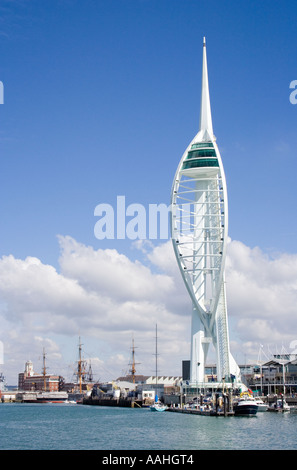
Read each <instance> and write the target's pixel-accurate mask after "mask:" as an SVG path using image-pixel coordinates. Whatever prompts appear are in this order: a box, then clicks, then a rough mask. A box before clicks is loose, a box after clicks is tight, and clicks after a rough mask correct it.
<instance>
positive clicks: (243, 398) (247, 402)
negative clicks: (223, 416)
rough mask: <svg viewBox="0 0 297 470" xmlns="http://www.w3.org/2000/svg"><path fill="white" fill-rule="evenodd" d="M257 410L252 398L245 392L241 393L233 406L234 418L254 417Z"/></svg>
mask: <svg viewBox="0 0 297 470" xmlns="http://www.w3.org/2000/svg"><path fill="white" fill-rule="evenodd" d="M258 408H259V407H258V405H257V403H256V400H255V399H254V397H253V396H251V395H250V394H249V393H247V392H244V393H242V394H241V395H240V398H239V399H238V401H237V402H236V403H235V404H234V406H233V410H234V414H235V416H255V415H256V414H257V412H258Z"/></svg>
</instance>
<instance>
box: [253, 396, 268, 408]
mask: <svg viewBox="0 0 297 470" xmlns="http://www.w3.org/2000/svg"><path fill="white" fill-rule="evenodd" d="M255 402H256V404H257V405H258V411H267V410H268V405H267V403H264V401H263V400H262V399H261V398H257V397H256V398H255Z"/></svg>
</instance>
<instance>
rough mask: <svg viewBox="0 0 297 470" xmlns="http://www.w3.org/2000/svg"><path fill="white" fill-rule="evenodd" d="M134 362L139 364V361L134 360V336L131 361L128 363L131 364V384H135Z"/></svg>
mask: <svg viewBox="0 0 297 470" xmlns="http://www.w3.org/2000/svg"><path fill="white" fill-rule="evenodd" d="M136 364H140V363H139V362H137V363H136V362H135V346H134V338H133V337H132V361H131V363H130V365H131V369H130V372H131V375H132V381H133V384H135V374H136V369H135V365H136Z"/></svg>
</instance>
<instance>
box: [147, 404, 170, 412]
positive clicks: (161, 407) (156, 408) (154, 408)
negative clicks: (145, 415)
mask: <svg viewBox="0 0 297 470" xmlns="http://www.w3.org/2000/svg"><path fill="white" fill-rule="evenodd" d="M167 409H168V407H167V406H166V405H163V404H162V403H160V402H157V403H154V405H151V406H150V410H151V411H166V410H167Z"/></svg>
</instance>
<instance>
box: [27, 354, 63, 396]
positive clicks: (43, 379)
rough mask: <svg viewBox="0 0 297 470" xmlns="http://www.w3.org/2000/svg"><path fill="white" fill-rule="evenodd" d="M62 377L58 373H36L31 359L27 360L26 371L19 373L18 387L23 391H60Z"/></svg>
mask: <svg viewBox="0 0 297 470" xmlns="http://www.w3.org/2000/svg"><path fill="white" fill-rule="evenodd" d="M60 379H61V377H59V376H58V375H47V374H46V375H42V374H36V373H35V372H34V370H33V364H32V362H31V361H27V362H26V365H25V371H24V372H21V373H20V374H19V380H18V389H19V390H23V391H42V390H46V391H47V392H57V391H59V388H60V387H59V384H60Z"/></svg>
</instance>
